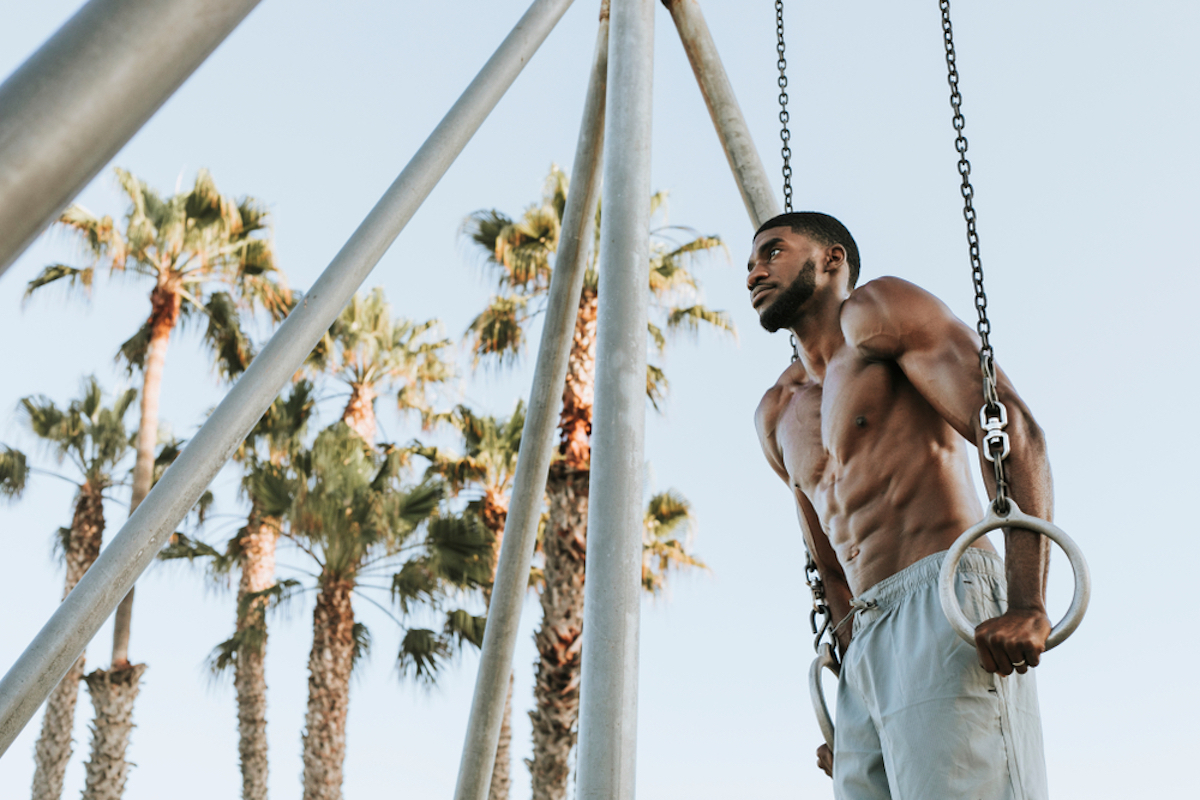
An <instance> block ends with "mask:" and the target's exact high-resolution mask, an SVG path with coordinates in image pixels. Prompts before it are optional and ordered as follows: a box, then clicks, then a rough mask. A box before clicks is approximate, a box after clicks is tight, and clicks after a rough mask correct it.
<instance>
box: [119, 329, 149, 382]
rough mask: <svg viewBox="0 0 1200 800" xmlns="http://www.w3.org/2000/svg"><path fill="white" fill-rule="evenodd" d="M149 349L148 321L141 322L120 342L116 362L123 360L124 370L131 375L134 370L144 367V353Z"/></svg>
mask: <svg viewBox="0 0 1200 800" xmlns="http://www.w3.org/2000/svg"><path fill="white" fill-rule="evenodd" d="M149 351H150V321H149V320H147V321H146V322H144V323H142V327H141V328H139V329H138V332H137V333H135V334H134V335H133V336H130V337H129V338H128V339H126V340H125V341H124V342H122V343H121V347H120V348H119V349H118V350H117V357H116V359H115V360H116V361H117V363H121V362H124V364H125V372H126V374H127V375H132V374H133V373H134V372H135V371H141V370H143V369H145V368H146V353H148V352H149Z"/></svg>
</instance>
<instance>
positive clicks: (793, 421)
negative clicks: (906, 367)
mask: <svg viewBox="0 0 1200 800" xmlns="http://www.w3.org/2000/svg"><path fill="white" fill-rule="evenodd" d="M896 369H897V368H896V367H895V365H894V364H890V363H886V362H884V363H879V362H868V361H863V360H861V359H842V360H835V361H833V362H831V363H830V365H829V367H828V369H827V370H826V373H825V380H824V382H823V383H821V384H817V383H810V384H808V385H806V386H803V387H801V388H799V389H798V391H796V393H795V394H794V395H793V396H792V398H791V401H790V402H789V403H788V405H787V407H786V409H785V410H784V413H783V414H782V415H781V417H780V421H779V427H778V431H777V435H778V441H779V446H780V450H781V451H782V453H783V457H784V462H785V464H786V466H787V469H788V473H789V474H790V475H791V476H792V479H793V481H794V482H795V483H797V484H798V485H799V488H800V489H801V490H802V491H804V492H805V494H807V495H809V496H810V497H813V496H814V495H819V494H820V493H821V490H822V489H827V488H828V487H829V486H830V485H831V484H834V483H836V482H837V481H838V480H840V479H841V478H842V477H843V475H844V473H845V470H846V469H847V467H848V466H849V465H850V464H851V463H852V462H853V461H854V460H855V458H856V457H858V456H861V455H862V454H863V453H864V451H867V450H869V449H870V448H871V446H872V443H873V442H875V441H878V439H879V438H880V436H881V435H882V434H883V432H884V430H885V428H886V425H887V420H888V417H889V415H890V412H891V410H892V409H893V407H894V404H895V400H896V397H895V395H896V377H897V376H896V375H895V374H894V373H895V371H896Z"/></svg>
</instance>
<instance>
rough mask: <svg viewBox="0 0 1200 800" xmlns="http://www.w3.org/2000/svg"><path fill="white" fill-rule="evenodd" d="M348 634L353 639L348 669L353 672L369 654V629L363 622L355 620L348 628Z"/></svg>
mask: <svg viewBox="0 0 1200 800" xmlns="http://www.w3.org/2000/svg"><path fill="white" fill-rule="evenodd" d="M350 636H351V637H352V638H353V639H354V649H353V650H351V651H350V671H351V672H353V671H354V669H355V668H356V667H357V666H358V665H359V663H360V662H362V661H363V659H365V658H366V657H367V656H368V655H370V654H371V631H370V630H368V629H367V626H366V625H365V624H363V623H361V622H355V623H354V627H352V628H351V629H350Z"/></svg>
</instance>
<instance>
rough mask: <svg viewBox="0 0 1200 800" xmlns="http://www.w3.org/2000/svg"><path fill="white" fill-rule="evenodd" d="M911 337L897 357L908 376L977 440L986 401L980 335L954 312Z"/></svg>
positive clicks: (943, 413)
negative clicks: (981, 371) (982, 410)
mask: <svg viewBox="0 0 1200 800" xmlns="http://www.w3.org/2000/svg"><path fill="white" fill-rule="evenodd" d="M909 339H910V340H909V341H906V342H905V343H904V345H903V347H902V348H901V352H900V354H899V356H898V357H897V359H896V362H897V363H898V364H899V366H900V369H901V371H902V372H903V373H904V376H905V377H906V378H908V380H909V382H910V383H912V385H913V387H914V388H915V389H916V390H917V391H918V392H920V393H921V396H922V397H924V398H925V400H926V401H927V402H928V403H929V404H930V405H931V406H933V408H934V410H935V411H937V412H938V414H939V415H940V416H941V417H942V419H944V420H946V422H947V423H949V424H950V426H951V427H952V428H954V429H955V430H956V431H958V433H959V434H960V435H961V436H963V437H964V438H966V439H967V440H968V441H970V442H975V439H976V432H977V430H978V419H977V417H978V415H979V408H980V407H981V406H982V405H983V377H982V374H981V373H980V369H979V338H978V337H977V336H976V335H975V333H974V332H973V331H972V330H971V329H970V328H968V327H967V326H966V325H964V324H963V323H962V322H961V321H960V320H958V319H956V318H954V317H953V316H951V317H949V318H948V319H942V320H938V321H937V324H936V325H934V326H929V327H927V328H925V329H923V330H920V331H916V332H913V333H912V334H911V336H910V337H909Z"/></svg>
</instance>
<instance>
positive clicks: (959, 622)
mask: <svg viewBox="0 0 1200 800" xmlns="http://www.w3.org/2000/svg"><path fill="white" fill-rule="evenodd" d="M997 528H1021V529H1022V530H1027V531H1033V532H1034V533H1040V534H1042V535H1043V536H1046V537H1049V539H1050V541H1052V542H1054V543H1055V544H1057V545H1058V546H1059V547H1061V548H1062V549H1063V552H1064V553H1066V554H1067V558H1068V559H1070V561H1071V570H1072V571H1073V572H1074V573H1075V596H1074V597H1072V598H1071V606H1070V608H1068V609H1067V613H1066V615H1065V616H1064V617H1063V618H1062V620H1061V621H1060V622H1059V623H1058V624H1057V625H1055V626H1054V627H1053V628H1051V629H1050V636H1049V637H1048V638H1047V639H1046V649H1047V650H1049V649H1050V648H1052V647H1056V646H1057V645H1059V644H1062V642H1063V641H1064V640H1065V639H1066V638H1067V637H1068V636H1070V635H1071V634H1072V633H1074V632H1075V629H1076V628H1078V627H1079V623H1080V622H1082V621H1083V615H1084V613H1085V612H1086V611H1087V607H1088V601H1089V600H1090V599H1091V596H1092V579H1091V576H1090V575H1089V573H1088V566H1087V561H1086V560H1085V559H1084V557H1083V550H1081V549H1080V548H1079V545H1077V544H1075V541H1074V540H1073V539H1072V538H1071V537H1070V536H1067V534H1066V533H1064V532H1063V530H1062V529H1061V528H1059V527H1058V526H1057V525H1054V524H1053V523H1050V522H1046V520H1044V519H1038V518H1037V517H1031V516H1029V515H1028V514H1024V513H1022V512H1021V509H1019V508H1017V504H1016V503H1015V502H1013V501H1012V499H1011V498H1010V499H1009V501H1008V513H1007V514H998V513H996V509H995V508H994V507H993V506H991V505H989V506H988V513H987V516H985V517H984V518H983V521H982V522H980V523H979V524H977V525H975V526H974V527H971V528H968V529H967V530H966V531H965V532H964V533H963V534H962V536H959V537H958V539H957V540H955V542H954V544H953V545H951V546H950V549H949V550H948V551H947V552H946V558H945V560H944V561H942V569H941V572H940V573H939V574H938V595H939V597H940V598H941V601H942V611H943V612H944V613H945V614H946V619H947V620H949V621H950V627H951V628H953V629H954V632H955V633H957V634H958V635H959V636H961V637H962V638H963V640H964V641H965V642H966V643H967V644H969V645H971V646H972V647H974V645H975V626H974V625H972V624H971V621H970V620H968V619H967V615H966V614H964V613H963V610H962V606H960V605H959V604H958V597H957V596H956V595H955V593H954V573H955V572H957V571H958V562H959V560H960V559H962V556H963V553H965V552H967V548H968V547H970V546H971V544H972V543H973V542H974V541H975V540H976V539H978V538H979V537H980V536H983V535H984V534H985V533H988V532H989V531H994V530H996V529H997Z"/></svg>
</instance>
